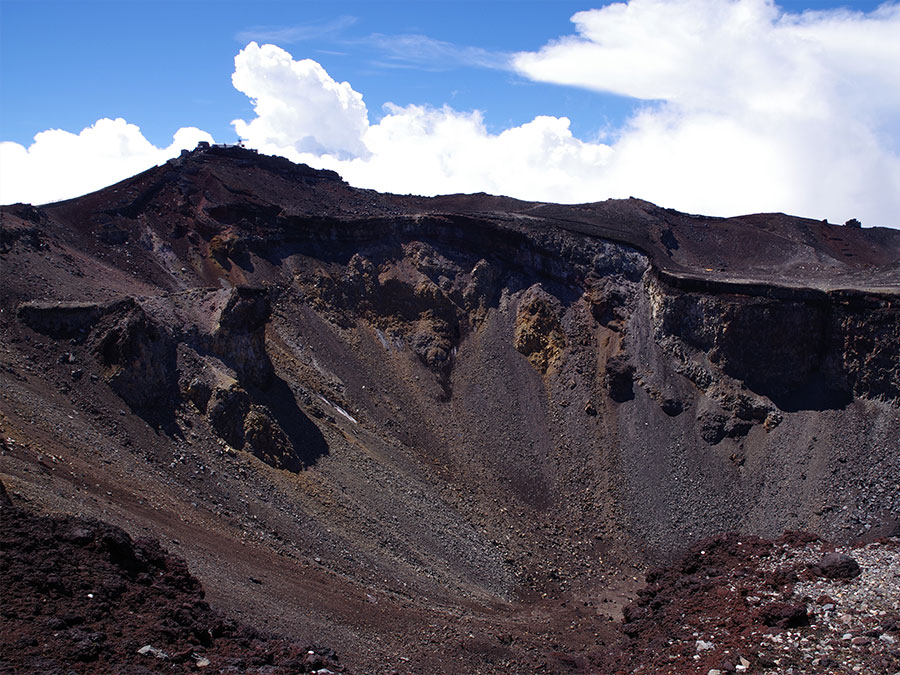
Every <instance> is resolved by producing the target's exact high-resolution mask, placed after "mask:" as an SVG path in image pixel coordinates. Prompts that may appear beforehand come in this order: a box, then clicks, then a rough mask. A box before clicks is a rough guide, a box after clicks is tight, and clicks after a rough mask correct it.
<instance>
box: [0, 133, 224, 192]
mask: <svg viewBox="0 0 900 675" xmlns="http://www.w3.org/2000/svg"><path fill="white" fill-rule="evenodd" d="M199 141H207V142H212V136H210V135H209V134H208V133H206V132H205V131H201V130H200V129H197V128H194V127H185V128H182V129H179V130H178V131H177V132H176V133H175V135H174V137H173V140H172V144H171V145H169V146H168V147H166V148H158V147H156V146H154V145H153V144H152V143H151V142H150V141H148V140H147V139H146V138H144V135H143V134H142V133H141V130H140V128H139V127H137V126H136V125H134V124H129V123H127V122H126V121H125V120H123V119H121V118H117V119H114V120H111V119H105V118H104V119H100V120H97V121H96V122H95V123H94V124H93V125H91V126H90V127H87V128H86V129H83V130H82V131H81V133H78V134H73V133H71V132H68V131H63V130H62V129H50V130H48V131H42V132H40V133H39V134H37V135H36V136H35V137H34V143H32V144H31V145H30V146H29V147H27V148H26V147H25V146H23V145H20V144H19V143H12V142H9V141H6V142H2V143H0V204H9V203H12V202H30V203H32V204H43V203H46V202H49V201H55V200H59V199H68V198H70V197H77V196H79V195H82V194H85V193H87V192H92V191H94V190H99V189H100V188H103V187H106V186H107V185H111V184H112V183H116V182H118V181H120V180H123V179H125V178H128V177H129V176H133V175H134V174H136V173H140V172H141V171H144V170H146V169H148V168H150V167H152V166H154V165H156V164H161V163H162V162H165V161H166V160H168V159H170V158H172V157H174V156H176V155H177V154H178V153H179V152H180V151H181V150H182V149H183V148H193V147H195V146H196V145H197V143H198V142H199Z"/></svg>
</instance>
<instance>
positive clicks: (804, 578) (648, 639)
mask: <svg viewBox="0 0 900 675" xmlns="http://www.w3.org/2000/svg"><path fill="white" fill-rule="evenodd" d="M647 581H648V585H647V587H646V588H644V589H642V590H641V591H640V593H639V596H640V597H639V599H638V601H637V602H635V603H634V604H633V605H630V606H629V607H627V608H626V610H625V620H626V621H625V624H624V626H623V630H624V632H625V633H626V634H627V635H628V636H629V637H630V639H631V642H630V645H631V646H630V649H631V652H632V654H633V656H632V661H631V663H632V669H630V670H628V671H623V672H629V673H658V674H662V673H672V674H673V675H674V674H681V673H700V674H702V675H722V674H723V673H733V672H756V673H759V672H771V673H784V674H788V673H797V674H799V673H809V674H814V673H815V674H823V673H829V674H831V673H833V674H835V675H836V674H838V673H841V674H844V673H885V674H893V673H897V672H900V539H897V538H884V539H880V540H878V541H874V542H870V543H867V544H858V545H856V546H843V547H835V546H833V545H829V544H827V543H825V542H822V541H820V540H819V539H818V538H816V537H814V536H812V535H807V534H803V533H790V534H786V535H785V536H783V537H781V538H780V539H777V540H775V541H769V540H762V539H759V538H756V537H752V536H741V535H737V534H729V535H726V536H721V537H716V538H713V539H708V540H705V541H702V542H700V543H698V544H697V545H695V546H694V547H693V548H692V550H691V551H690V553H688V554H687V555H686V556H685V557H684V558H683V559H682V560H681V561H680V562H679V563H678V564H676V565H674V566H672V567H669V568H665V569H661V570H657V571H653V572H651V573H650V574H649V575H648V577H647ZM627 650H628V648H626V651H627Z"/></svg>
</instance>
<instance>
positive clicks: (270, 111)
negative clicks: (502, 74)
mask: <svg viewBox="0 0 900 675" xmlns="http://www.w3.org/2000/svg"><path fill="white" fill-rule="evenodd" d="M573 22H574V24H575V28H576V34H574V35H571V36H565V37H562V38H560V39H558V40H556V41H554V42H552V43H550V44H548V45H546V46H544V47H543V48H541V49H540V50H538V51H535V52H525V53H520V54H517V55H514V57H513V58H512V66H511V67H512V68H514V69H515V70H516V71H517V72H518V73H520V74H521V75H523V76H524V77H527V78H530V79H533V80H536V81H542V82H548V83H554V84H559V85H564V86H574V87H582V88H588V89H592V90H596V91H604V92H612V93H615V94H619V95H623V96H627V97H631V98H634V99H638V100H643V101H644V103H643V104H642V105H641V106H639V107H638V108H637V112H636V113H635V114H634V115H633V116H632V117H631V118H630V119H629V120H628V121H627V122H626V123H625V124H624V125H623V126H622V128H620V129H617V130H615V131H614V133H612V134H610V136H609V139H610V140H609V142H608V144H605V143H599V142H588V141H582V140H579V139H578V138H576V137H574V136H573V135H572V133H571V131H570V129H569V120H567V119H566V118H555V117H546V116H539V117H536V118H535V119H534V120H533V121H531V122H529V123H527V124H523V125H521V126H518V127H515V128H511V129H508V130H506V131H503V132H502V133H499V134H491V133H489V132H488V131H487V130H486V128H485V125H484V124H483V122H482V118H481V115H480V113H478V112H477V111H475V112H460V111H456V110H453V109H451V108H448V107H446V106H445V107H443V108H433V107H423V106H415V105H412V106H407V107H403V108H401V107H398V106H393V105H388V106H386V109H385V111H384V113H385V114H384V116H383V117H382V118H381V119H380V120H377V121H371V120H370V119H369V112H368V110H367V109H366V106H365V103H364V101H363V98H362V95H361V94H359V93H357V92H355V91H354V90H353V89H352V87H351V85H350V84H349V83H346V82H343V83H340V84H338V83H336V82H335V81H334V80H333V79H331V77H330V76H328V74H327V73H326V72H325V71H324V69H322V68H321V66H319V64H317V63H316V62H314V61H310V60H304V61H295V60H294V59H293V57H292V56H291V55H290V54H288V53H287V52H286V51H284V50H283V49H280V48H279V47H276V46H273V45H264V46H262V47H260V46H259V45H257V44H256V43H251V44H249V45H248V46H247V48H246V49H244V50H243V51H242V52H241V53H240V54H239V55H238V57H237V58H236V59H235V74H234V82H235V86H237V87H238V89H240V90H241V91H243V92H245V93H247V94H248V96H250V97H251V98H252V99H253V101H254V105H255V110H256V114H257V117H256V119H254V120H252V121H250V122H249V123H248V122H244V121H241V120H238V121H236V122H235V128H236V130H237V132H238V133H239V134H240V135H241V136H242V137H243V138H245V139H246V140H247V141H248V143H249V144H250V145H252V146H254V147H257V148H259V149H260V150H262V151H264V152H270V153H274V154H281V155H285V156H287V157H290V158H291V159H294V160H295V161H304V162H307V163H309V164H312V165H314V166H320V167H327V168H331V169H335V170H337V171H338V172H339V173H341V174H342V175H343V176H344V177H345V178H346V179H347V180H348V181H350V182H351V183H352V184H354V185H358V186H361V187H370V188H375V189H379V190H390V191H394V192H415V193H419V194H437V193H447V192H456V191H482V190H483V191H486V192H494V193H499V194H506V195H511V196H514V197H520V198H524V199H533V200H542V201H560V202H578V201H596V200H601V199H605V198H608V197H625V196H629V195H635V196H640V197H643V198H646V199H649V200H651V201H654V202H657V203H659V204H661V205H664V206H669V207H674V208H678V209H682V210H686V211H693V212H700V213H708V214H711V215H735V214H739V213H748V212H759V211H785V212H788V213H794V214H798V215H804V216H809V217H813V218H828V219H830V220H831V221H832V222H841V221H843V220H846V219H848V218H851V217H856V218H860V219H861V220H863V222H864V223H865V224H867V225H888V226H894V227H898V226H900V215H898V214H900V68H897V67H896V65H897V64H898V63H900V39H898V37H897V36H900V5H898V4H886V5H883V6H882V7H881V8H880V9H879V10H877V11H875V12H872V13H869V14H864V13H860V12H851V11H847V10H835V11H827V12H826V11H822V12H805V13H803V14H789V13H784V12H782V11H781V10H780V9H779V8H778V7H777V6H776V5H775V4H774V3H773V2H770V1H767V0H631V1H630V2H628V3H617V4H612V5H608V6H606V7H603V8H602V9H596V10H590V11H586V12H579V13H578V14H576V15H575V16H574V17H573Z"/></svg>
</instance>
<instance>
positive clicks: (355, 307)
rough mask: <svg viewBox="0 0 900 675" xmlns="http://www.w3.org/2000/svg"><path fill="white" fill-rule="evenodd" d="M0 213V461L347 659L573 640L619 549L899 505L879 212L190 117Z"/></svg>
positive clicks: (609, 608)
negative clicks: (267, 137)
mask: <svg viewBox="0 0 900 675" xmlns="http://www.w3.org/2000/svg"><path fill="white" fill-rule="evenodd" d="M2 218H3V223H2V228H3V229H2V240H0V263H2V270H0V271H2V283H0V312H2V316H3V322H2V328H0V343H2V351H0V361H2V368H3V382H4V386H3V391H2V399H0V401H2V404H0V405H2V407H0V426H2V434H3V437H4V438H6V439H7V440H6V441H4V443H5V448H4V454H3V458H2V474H3V475H2V478H3V480H4V482H5V483H6V484H7V486H9V488H10V491H11V492H12V493H13V494H14V495H16V497H17V498H18V499H22V500H26V501H30V502H33V503H34V505H35V506H37V507H39V508H40V509H43V510H48V511H57V512H74V513H78V514H83V515H87V516H91V517H98V518H102V519H103V520H106V521H109V522H111V523H113V524H115V525H118V526H120V527H123V528H125V529H126V530H127V531H128V532H129V533H130V534H132V536H145V535H152V536H154V537H158V538H160V539H161V540H162V541H163V543H164V545H165V546H166V547H167V548H168V549H169V550H172V551H173V552H175V553H177V554H178V555H180V556H182V557H184V558H186V559H187V560H188V562H189V565H190V567H191V571H192V572H193V573H194V574H195V575H196V576H197V577H198V578H200V579H201V580H202V582H203V584H204V586H205V587H206V588H207V591H208V595H209V597H210V599H211V601H212V602H214V603H218V606H222V607H224V608H225V609H226V610H228V611H230V612H233V613H235V615H236V616H238V617H239V618H242V619H246V620H252V621H253V622H254V623H255V624H258V625H261V626H262V627H264V628H271V629H276V630H278V631H280V632H282V633H290V634H291V635H292V636H295V637H296V640H297V641H299V642H301V643H304V642H305V643H309V642H317V643H325V644H329V645H332V646H335V647H338V648H339V649H340V651H341V653H347V654H352V655H353V656H352V657H348V663H349V665H350V666H351V667H359V668H363V669H364V668H376V667H377V668H379V669H380V668H383V667H384V664H385V663H390V664H391V666H390V667H392V668H395V669H397V670H398V671H401V672H441V671H444V672H460V668H462V667H467V668H472V669H474V670H476V671H479V670H480V671H482V672H491V671H493V670H498V671H502V670H505V669H506V670H508V669H510V668H513V669H515V668H516V667H520V668H525V667H527V668H532V667H535V664H538V665H540V664H543V665H544V666H545V667H548V668H550V669H551V670H553V669H564V668H573V669H576V670H577V669H578V668H601V670H602V666H603V664H604V663H607V661H608V659H609V658H611V657H609V656H608V654H610V653H611V652H610V651H609V650H606V649H604V648H603V647H602V645H603V644H611V643H612V642H614V641H615V640H616V639H618V638H616V637H615V632H614V631H613V629H612V628H611V624H610V622H609V621H607V618H608V617H613V618H615V617H618V616H619V615H620V612H621V607H622V604H623V603H624V602H625V601H627V599H628V598H630V597H632V595H633V592H634V590H635V589H636V588H637V587H638V586H639V585H640V578H641V577H640V574H639V572H640V570H642V569H643V568H644V565H645V564H647V563H648V562H653V561H659V560H661V559H665V558H667V557H670V556H672V555H675V554H677V553H680V552H681V551H682V550H683V549H684V547H685V546H686V544H687V543H688V542H690V541H693V540H696V539H699V538H701V537H704V536H709V535H713V534H717V533H720V532H724V531H729V530H741V531H744V532H747V533H752V534H757V535H763V536H771V535H776V534H780V533H781V532H782V531H784V530H785V529H786V528H804V529H809V530H813V531H815V532H817V533H820V534H822V535H825V536H828V537H833V538H838V539H848V538H852V537H856V536H860V535H864V534H867V533H869V534H879V533H881V534H889V533H890V532H891V531H892V528H895V527H896V523H897V522H898V518H900V486H898V484H897V476H900V452H898V449H900V448H898V441H897V439H898V438H900V349H898V345H900V232H895V231H891V230H886V229H880V228H869V229H855V228H846V227H838V226H834V225H829V224H827V223H821V222H816V221H809V220H803V219H799V218H791V217H788V216H784V215H782V214H763V215H755V216H746V217H742V218H734V219H717V218H705V217H700V216H691V215H687V214H682V213H677V212H674V211H670V210H666V209H661V208H659V207H656V206H654V205H652V204H649V203H647V202H643V201H641V200H637V199H629V200H621V201H607V202H601V203H597V204H586V205H578V206H560V205H554V204H540V203H529V202H521V201H517V200H513V199H507V198H498V197H491V196H487V195H451V196H445V197H438V198H433V199H426V198H419V197H412V196H398V195H382V194H378V193H375V192H371V191H366V190H358V189H354V188H351V187H349V186H347V185H346V184H345V183H343V182H342V181H341V180H340V178H339V177H338V176H337V175H336V174H333V173H330V172H322V171H315V170H312V169H310V168H308V167H305V166H299V165H294V164H292V163H290V162H288V161H287V160H283V159H279V158H274V157H265V156H260V155H257V154H255V153H253V152H251V151H247V150H244V149H241V148H220V147H213V148H210V149H198V150H196V151H194V152H192V153H188V154H187V155H186V156H183V157H181V158H179V159H177V160H173V161H170V162H168V163H167V164H165V165H163V166H161V167H157V168H155V169H151V170H150V171H147V172H145V173H143V174H140V175H138V176H135V177H133V178H131V179H128V180H126V181H123V182H121V183H118V184H117V185H114V186H111V187H109V188H106V189H104V190H101V191H99V192H96V193H93V194H90V195H86V196H84V197H81V198H79V199H75V200H70V201H66V202H60V203H57V204H52V205H46V206H44V207H33V206H28V205H14V206H9V207H3V209H2ZM251 578H252V581H250V580H251ZM604 654H606V656H604ZM605 659H606V660H607V661H605ZM566 664H568V665H566ZM607 666H608V663H607Z"/></svg>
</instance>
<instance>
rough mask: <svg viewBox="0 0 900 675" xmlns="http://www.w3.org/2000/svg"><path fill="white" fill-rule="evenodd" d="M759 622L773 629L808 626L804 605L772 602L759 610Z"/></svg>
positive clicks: (807, 615)
mask: <svg viewBox="0 0 900 675" xmlns="http://www.w3.org/2000/svg"><path fill="white" fill-rule="evenodd" d="M758 618H759V620H760V621H761V622H762V623H763V624H764V625H766V626H771V627H773V628H798V627H800V626H808V625H809V614H808V613H807V611H806V606H805V605H792V604H790V603H787V602H773V603H772V604H770V605H766V606H765V607H763V608H762V609H760V610H759V613H758Z"/></svg>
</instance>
